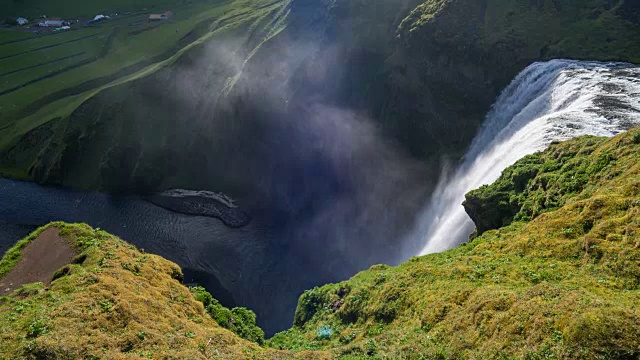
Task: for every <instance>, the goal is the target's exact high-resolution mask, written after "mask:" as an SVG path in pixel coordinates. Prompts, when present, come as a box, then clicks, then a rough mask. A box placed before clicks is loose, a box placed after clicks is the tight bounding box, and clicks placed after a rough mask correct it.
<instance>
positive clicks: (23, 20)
mask: <svg viewBox="0 0 640 360" xmlns="http://www.w3.org/2000/svg"><path fill="white" fill-rule="evenodd" d="M16 23H17V24H18V25H25V24H28V23H29V20H27V19H25V18H23V17H19V18H17V19H16Z"/></svg>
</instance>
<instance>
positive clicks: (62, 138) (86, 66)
mask: <svg viewBox="0 0 640 360" xmlns="http://www.w3.org/2000/svg"><path fill="white" fill-rule="evenodd" d="M287 4H288V1H286V0H283V1H266V0H238V1H233V2H194V3H188V4H183V3H179V4H178V5H176V6H174V7H171V9H172V10H173V11H174V12H175V13H176V15H175V16H174V17H173V18H172V19H170V20H169V21H166V22H161V23H151V24H149V23H148V22H147V21H146V16H148V12H149V11H147V10H143V9H139V8H138V9H137V10H136V11H135V12H132V13H130V14H128V15H124V14H123V15H119V16H117V17H116V16H114V17H113V18H112V19H111V20H108V21H104V22H100V23H98V25H97V26H95V27H80V28H79V29H77V30H73V31H68V32H61V33H55V34H50V35H39V36H35V35H34V36H31V37H27V38H22V36H21V37H20V39H17V40H16V39H14V38H15V34H16V33H17V32H16V31H13V30H12V31H5V30H3V31H2V32H0V63H1V64H3V65H5V66H3V68H2V69H3V70H2V71H3V73H4V74H5V75H2V74H0V119H2V120H1V121H0V130H2V136H0V151H1V152H3V153H4V156H0V164H1V166H0V167H2V170H1V171H0V173H1V174H2V175H3V176H11V177H15V178H21V179H36V180H37V179H43V178H46V177H48V176H49V174H50V173H55V172H56V171H57V169H52V168H55V167H60V164H59V161H60V160H61V158H62V153H63V152H64V151H66V150H67V149H68V148H69V146H73V144H70V143H69V140H68V139H67V137H68V135H69V134H68V133H72V134H71V135H73V134H77V133H78V132H80V133H83V132H85V131H86V129H87V128H88V127H91V126H92V125H93V123H94V121H97V120H99V119H95V118H83V119H81V121H80V123H77V122H74V123H73V124H72V125H70V116H71V114H73V112H74V111H76V110H77V109H78V107H79V106H81V105H82V104H83V103H85V102H86V101H88V100H89V99H92V98H93V97H95V96H96V95H97V94H101V93H102V92H104V91H105V90H108V89H111V88H114V87H119V89H118V90H115V91H113V92H112V93H111V94H115V98H119V99H126V98H127V90H126V89H127V87H128V84H129V83H132V82H135V81H136V80H138V79H144V78H149V77H150V75H152V74H155V73H157V72H158V71H159V70H162V69H165V68H168V67H171V66H172V65H174V64H175V63H176V62H177V61H183V60H181V59H182V58H183V55H184V54H187V53H194V52H195V53H198V52H199V51H203V49H204V46H205V44H211V43H212V42H215V41H217V39H222V38H227V37H236V38H238V39H242V38H243V37H244V38H249V37H251V36H253V35H254V34H267V35H268V34H273V33H275V32H277V31H278V28H279V26H280V24H279V23H277V22H272V19H274V18H275V19H277V18H278V17H277V16H275V15H274V14H276V15H277V14H280V15H281V16H283V15H286V13H283V12H282V11H281V9H282V8H283V7H286V5H287ZM265 19H266V20H268V21H264V20H265ZM74 28H75V26H74ZM5 35H6V37H8V40H2V39H3V37H5ZM259 43H260V41H257V42H249V41H247V42H246V43H245V44H244V45H247V46H257V45H259ZM252 49H253V48H251V49H248V50H247V51H250V50H252ZM232 75H235V74H227V76H229V77H230V76H232ZM223 80H226V78H225V79H223ZM152 81H153V80H152ZM123 91H124V92H123ZM106 97H107V98H111V99H112V100H110V101H111V102H114V103H115V102H117V101H118V100H117V99H115V98H114V96H112V95H107V96H106ZM76 118H78V117H76ZM130 120H131V119H130V118H127V122H130ZM135 120H139V119H137V118H136V119H135ZM158 122H160V121H159V120H158V121H156V123H155V124H150V125H151V126H158ZM134 125H135V124H134ZM105 127H107V128H113V129H115V132H116V134H119V133H120V131H119V130H118V124H115V123H111V124H108V125H105ZM106 131H107V130H105V133H104V134H103V135H105V137H107V138H108V140H107V141H108V142H110V144H104V146H105V147H106V148H92V149H91V151H90V153H95V154H100V155H104V154H105V152H107V151H108V150H109V149H108V148H109V147H113V146H116V147H117V146H118V143H119V142H120V141H124V142H126V141H127V140H126V139H122V138H121V136H120V135H114V136H112V137H109V136H108V135H107V133H106ZM129 135H131V136H134V135H135V133H129ZM141 136H143V135H141V134H139V133H138V137H141ZM153 141H154V142H158V141H159V142H160V143H161V144H162V143H163V142H162V138H160V137H158V138H155V139H154V140H153ZM114 142H115V144H114ZM98 143H100V142H96V144H98ZM143 147H144V145H143ZM84 160H87V161H89V162H90V163H91V164H92V165H91V166H90V167H89V168H90V169H89V170H93V173H90V174H87V175H86V177H87V179H84V178H75V179H76V181H75V183H74V185H75V186H83V184H87V185H85V187H94V188H95V187H98V186H99V179H98V180H96V178H97V177H99V170H100V169H99V168H96V167H95V165H96V164H101V162H102V161H101V159H99V158H98V159H93V158H91V157H87V158H85V159H84ZM52 163H53V164H52ZM91 167H93V168H91ZM58 170H59V169H58Z"/></svg>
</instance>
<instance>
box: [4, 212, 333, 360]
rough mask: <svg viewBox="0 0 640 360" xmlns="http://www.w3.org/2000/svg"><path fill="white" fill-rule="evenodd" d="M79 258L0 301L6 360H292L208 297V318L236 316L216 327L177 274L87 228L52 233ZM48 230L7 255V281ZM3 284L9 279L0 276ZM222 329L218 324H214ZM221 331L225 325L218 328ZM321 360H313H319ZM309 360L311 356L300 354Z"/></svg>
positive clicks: (238, 313)
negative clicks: (48, 281) (24, 252)
mask: <svg viewBox="0 0 640 360" xmlns="http://www.w3.org/2000/svg"><path fill="white" fill-rule="evenodd" d="M50 226H54V227H57V228H58V229H59V230H60V235H61V236H62V237H63V238H64V239H65V240H66V241H69V242H70V243H71V244H72V245H73V246H74V247H75V248H76V249H77V250H78V251H80V255H78V257H77V258H76V260H74V261H73V262H72V264H69V265H67V266H65V267H63V268H62V269H61V270H60V271H58V272H56V273H55V274H52V278H54V280H53V282H52V283H51V285H50V286H49V287H45V285H44V284H42V283H35V284H27V285H24V286H22V287H20V288H19V289H17V290H16V291H14V293H13V294H11V295H10V296H4V297H0V354H1V356H0V358H3V359H4V358H6V359H20V358H25V359H72V358H78V359H79V358H82V359H142V358H149V359H205V358H212V359H213V358H215V359H219V358H225V359H239V358H251V359H257V358H260V359H264V358H269V359H273V358H292V357H294V354H290V353H285V352H275V351H272V350H268V349H264V348H261V347H259V346H258V344H256V343H255V342H254V341H261V340H262V338H263V334H262V332H261V330H260V329H259V328H257V327H256V326H255V315H253V313H252V312H251V311H249V310H246V309H244V308H236V309H232V310H229V309H226V308H224V307H222V306H220V305H219V304H218V303H217V302H216V301H215V300H214V299H213V298H212V297H211V295H210V294H208V293H206V292H204V291H203V290H202V289H201V288H196V289H192V290H193V291H194V294H196V298H198V299H199V300H202V299H203V296H204V297H205V298H206V299H204V300H205V301H206V302H207V303H208V307H207V311H208V312H209V313H215V314H218V313H222V314H227V313H229V314H230V316H229V317H228V320H227V323H225V327H229V328H231V329H232V330H234V331H236V332H237V333H238V334H239V335H240V336H242V337H244V338H249V339H251V340H252V341H246V340H243V339H241V338H240V337H238V336H237V335H236V334H234V333H233V332H231V331H228V330H226V329H224V328H223V327H221V326H219V325H218V324H217V323H216V321H214V319H212V317H211V316H210V315H209V314H208V313H207V311H205V309H204V307H203V304H202V303H201V302H200V301H198V300H196V299H195V298H194V297H193V295H192V293H191V292H190V291H189V289H188V288H186V287H185V286H183V285H182V284H181V283H180V281H181V279H182V272H181V270H180V268H179V267H178V266H177V265H176V264H174V263H172V262H170V261H167V260H165V259H163V258H161V257H159V256H156V255H151V254H145V253H144V252H142V251H139V250H138V249H136V248H135V247H134V246H132V245H129V244H127V243H126V242H124V241H122V240H120V239H118V238H116V237H114V236H113V235H110V234H108V233H106V232H104V231H101V230H97V229H92V228H90V227H89V226H87V225H81V224H65V223H53V224H50V225H48V226H47V227H50ZM47 227H44V228H41V229H39V230H37V231H36V232H34V233H33V234H32V235H30V236H29V237H28V238H26V239H25V240H22V241H21V242H19V243H18V244H17V245H16V246H15V247H14V248H12V249H11V250H9V252H8V253H7V255H5V257H4V258H3V259H2V261H1V262H0V268H2V269H3V272H7V271H8V270H9V269H10V268H11V267H12V265H15V263H17V261H19V258H20V256H19V255H16V254H19V253H20V250H21V249H23V248H24V247H25V246H27V245H28V243H29V242H30V241H31V240H33V239H35V238H36V237H37V235H38V234H39V233H40V232H41V231H43V230H44V229H46V228H47ZM0 276H2V275H0ZM217 316H218V318H219V319H220V316H219V315H217ZM221 323H222V321H221ZM317 355H320V356H322V354H316V355H314V356H313V357H311V358H316V356H317ZM295 357H298V358H304V357H308V354H295Z"/></svg>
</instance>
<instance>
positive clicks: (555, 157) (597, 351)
mask: <svg viewBox="0 0 640 360" xmlns="http://www.w3.org/2000/svg"><path fill="white" fill-rule="evenodd" d="M639 160H640V130H633V131H631V132H629V133H627V134H623V135H619V136H616V137H614V138H612V139H604V138H594V137H581V138H577V139H575V140H570V141H567V142H565V143H559V144H554V145H552V146H551V147H550V148H549V149H548V150H546V151H544V152H542V153H539V154H535V155H531V156H529V157H526V158H525V159H523V160H521V161H519V162H518V163H517V164H515V165H514V166H513V167H511V168H509V169H507V170H506V171H505V172H504V174H503V176H502V178H501V179H500V180H498V181H497V182H496V183H495V184H493V185H490V186H486V187H484V188H482V189H480V190H478V191H474V192H472V193H471V194H470V195H469V196H468V198H473V199H477V200H476V201H477V202H478V203H480V204H482V205H481V207H482V209H486V211H484V212H483V211H477V212H476V213H475V215H476V221H478V219H483V216H488V215H486V214H487V212H490V211H493V210H496V209H502V207H506V209H507V210H508V211H510V212H509V214H510V215H508V216H506V215H504V216H503V217H502V219H507V218H508V219H509V221H506V220H505V221H503V222H502V223H500V224H497V225H498V226H502V225H507V226H505V227H501V228H499V229H497V230H490V231H486V232H485V233H484V234H482V235H481V236H479V237H478V238H476V239H475V240H473V241H472V242H470V243H468V244H466V245H463V246H460V247H458V248H456V249H454V250H450V251H446V252H443V253H440V254H433V255H428V256H423V257H417V258H413V259H411V260H409V261H407V262H406V263H404V264H402V265H401V266H399V267H388V266H382V265H377V266H373V267H372V268H371V269H369V270H367V271H364V272H362V273H360V274H358V275H356V276H354V277H353V278H352V279H350V280H348V281H345V282H342V283H338V284H331V285H325V286H323V287H319V288H315V289H312V290H309V291H307V292H305V293H304V294H303V295H302V296H301V298H300V302H299V305H298V308H297V311H296V316H295V320H294V326H293V327H292V328H291V329H290V330H287V331H285V332H282V333H280V334H277V335H276V336H275V337H274V338H272V339H270V340H268V342H267V343H268V345H269V346H273V347H276V348H285V349H332V352H333V355H334V356H336V357H341V358H347V359H349V358H380V359H637V358H638V357H639V356H640V162H639ZM467 201H469V200H467ZM492 209H493V210H492ZM514 216H515V219H516V221H513V222H512V221H511V220H512V219H513V218H514ZM532 218H533V220H531V219H532ZM492 228H495V227H492Z"/></svg>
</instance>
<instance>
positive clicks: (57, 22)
mask: <svg viewBox="0 0 640 360" xmlns="http://www.w3.org/2000/svg"><path fill="white" fill-rule="evenodd" d="M38 25H39V26H42V27H62V26H68V25H69V22H68V21H64V20H43V21H40V24H38Z"/></svg>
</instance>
